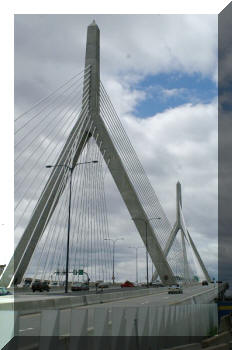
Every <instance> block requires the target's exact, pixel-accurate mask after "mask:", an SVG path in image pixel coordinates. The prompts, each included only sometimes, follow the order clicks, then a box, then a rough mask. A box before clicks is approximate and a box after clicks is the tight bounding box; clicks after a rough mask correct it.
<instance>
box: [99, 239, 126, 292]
mask: <svg viewBox="0 0 232 350" xmlns="http://www.w3.org/2000/svg"><path fill="white" fill-rule="evenodd" d="M121 240H124V238H117V239H112V238H104V241H112V242H113V274H112V281H113V286H114V280H115V276H114V254H115V244H116V242H117V241H121Z"/></svg>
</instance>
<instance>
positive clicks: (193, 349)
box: [164, 343, 201, 350]
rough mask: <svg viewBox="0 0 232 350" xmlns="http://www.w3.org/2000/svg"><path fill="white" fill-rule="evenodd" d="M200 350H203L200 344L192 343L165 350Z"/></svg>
mask: <svg viewBox="0 0 232 350" xmlns="http://www.w3.org/2000/svg"><path fill="white" fill-rule="evenodd" d="M199 349H201V344H200V343H192V344H186V345H180V346H174V347H173V348H168V349H164V350H199Z"/></svg>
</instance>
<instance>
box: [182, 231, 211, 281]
mask: <svg viewBox="0 0 232 350" xmlns="http://www.w3.org/2000/svg"><path fill="white" fill-rule="evenodd" d="M187 233H188V238H189V242H190V245H191V247H192V249H193V251H194V254H195V256H196V258H197V261H198V263H199V265H200V267H201V269H202V271H203V273H204V276H205V279H206V280H207V281H208V282H209V283H210V282H211V278H210V276H209V274H208V271H207V270H206V267H205V265H204V263H203V261H202V259H201V257H200V254H199V253H198V250H197V248H196V246H195V244H194V242H193V240H192V238H191V236H190V234H189V232H188V231H187Z"/></svg>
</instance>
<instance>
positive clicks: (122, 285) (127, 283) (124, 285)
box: [121, 281, 135, 288]
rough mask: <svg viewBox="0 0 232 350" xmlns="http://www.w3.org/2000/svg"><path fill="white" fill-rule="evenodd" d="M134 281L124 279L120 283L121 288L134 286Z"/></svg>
mask: <svg viewBox="0 0 232 350" xmlns="http://www.w3.org/2000/svg"><path fill="white" fill-rule="evenodd" d="M134 286H135V285H134V283H132V282H130V281H126V282H124V283H122V284H121V288H127V287H134Z"/></svg>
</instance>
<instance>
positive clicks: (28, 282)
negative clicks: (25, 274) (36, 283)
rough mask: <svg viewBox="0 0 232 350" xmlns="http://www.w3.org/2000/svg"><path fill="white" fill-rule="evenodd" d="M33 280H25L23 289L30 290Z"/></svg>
mask: <svg viewBox="0 0 232 350" xmlns="http://www.w3.org/2000/svg"><path fill="white" fill-rule="evenodd" d="M31 282H32V278H25V280H24V283H23V287H24V288H29V287H30V286H31Z"/></svg>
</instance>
